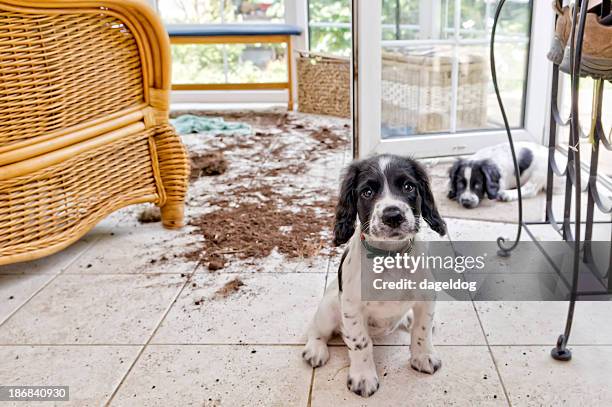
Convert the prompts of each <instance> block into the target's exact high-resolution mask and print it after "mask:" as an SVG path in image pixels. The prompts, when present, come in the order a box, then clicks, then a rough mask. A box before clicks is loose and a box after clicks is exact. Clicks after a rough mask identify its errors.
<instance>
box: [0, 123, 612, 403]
mask: <svg viewBox="0 0 612 407" xmlns="http://www.w3.org/2000/svg"><path fill="white" fill-rule="evenodd" d="M275 137H276V138H278V139H280V138H282V137H287V135H286V134H283V133H282V132H279V134H278V135H276V136H275ZM296 142H299V140H297V141H296ZM274 145H275V143H274V142H272V143H270V144H269V145H268V146H267V147H265V149H268V150H271V149H273V148H274ZM265 149H264V150H265ZM268 153H269V151H268ZM261 154H262V156H264V157H265V156H268V155H269V154H267V153H266V151H262V152H261ZM349 160H350V157H349V152H348V148H344V149H342V150H340V151H337V152H332V153H330V155H329V156H326V158H325V159H322V160H317V161H315V162H314V164H313V167H312V168H310V170H309V171H308V175H307V178H308V179H307V180H304V182H309V183H313V184H317V183H319V184H322V185H323V184H324V185H328V186H330V187H331V188H335V186H336V185H337V183H338V182H339V178H340V172H341V169H342V168H343V167H344V166H345V165H346V164H347V163H348V162H349ZM267 164H269V163H267V162H266V160H265V159H263V160H254V162H253V167H251V170H252V171H255V172H258V171H260V170H261V169H262V168H265V166H266V165H267ZM241 168H242V169H244V168H243V167H241ZM302 177H303V176H302ZM300 180H303V178H300ZM222 184H223V181H219V180H218V179H214V178H202V179H200V180H199V181H198V182H197V183H196V184H194V186H193V188H192V190H191V192H190V194H191V195H190V197H192V198H193V195H202V194H206V193H208V194H214V193H215V191H219V190H220V189H222V188H223V185H222ZM442 187H443V186H442ZM537 199H540V200H541V199H542V197H541V196H540V197H539V198H537ZM190 202H191V203H189V204H188V206H187V216H188V217H193V216H197V215H199V214H201V213H203V212H205V211H206V210H207V208H206V207H205V206H202V205H201V203H199V202H198V201H197V200H195V201H193V200H192V201H190ZM139 211H140V208H139V207H133V208H127V209H125V210H122V211H120V212H118V213H116V214H114V215H112V216H111V217H109V218H108V219H106V220H105V221H103V222H102V223H101V224H100V225H98V226H97V227H96V228H95V229H94V230H92V231H91V232H90V233H89V234H88V235H87V236H86V237H85V238H84V239H82V240H81V241H80V242H79V243H77V244H76V245H74V246H72V247H71V248H69V249H67V250H65V251H64V252H61V253H58V254H56V255H54V256H51V257H49V258H46V259H42V260H38V261H35V262H29V263H22V264H16V265H11V266H5V267H0V360H2V369H0V383H2V384H3V385H13V384H14V385H41V384H47V385H67V386H70V402H68V403H62V404H59V405H74V406H85V405H87V406H89V405H91V406H98V405H106V404H109V405H113V406H132V405H134V406H136V405H138V406H140V405H146V406H168V405H181V406H184V405H197V406H237V405H245V406H255V405H258V406H259V405H261V406H329V405H334V406H364V405H369V406H383V405H397V406H444V405H459V406H464V405H466V406H467V405H471V406H473V405H502V406H503V405H512V406H540V405H546V406H548V405H554V406H557V405H567V406H578V405H585V404H586V405H589V406H609V405H612V386H610V377H612V324H610V320H611V318H612V303H610V302H581V303H579V304H578V305H577V311H576V319H575V326H574V330H573V334H572V337H571V339H570V347H571V348H572V351H573V354H574V359H573V360H572V361H570V362H567V363H563V362H557V361H554V360H553V359H552V358H551V357H550V355H549V351H550V349H551V348H552V346H553V345H554V342H555V340H556V337H557V335H558V334H559V333H561V331H562V329H563V327H564V322H565V314H566V310H567V304H566V303H559V302H527V303H512V302H493V303H482V302H481V303H471V302H441V303H439V304H438V306H437V310H438V312H437V314H436V319H437V321H436V332H435V335H434V342H435V344H436V345H437V347H438V351H439V353H440V354H441V357H442V360H443V366H442V369H441V370H440V371H439V372H438V373H437V374H435V375H433V376H429V375H424V374H421V373H417V372H415V371H413V370H412V369H411V368H410V366H409V357H410V353H409V348H408V344H409V342H410V339H409V335H407V334H406V333H404V332H397V333H396V334H394V335H392V336H390V337H388V338H384V339H381V340H378V341H377V342H376V344H375V350H374V354H375V360H376V365H377V370H378V374H379V377H380V379H381V386H380V389H379V391H378V392H377V393H376V394H374V395H373V396H372V397H371V398H369V399H363V398H361V397H358V396H356V395H354V394H352V393H350V392H349V391H348V390H347V388H346V374H347V368H348V355H347V350H346V347H345V346H344V345H343V344H342V342H341V340H338V339H335V340H333V341H332V342H331V344H330V346H331V358H330V361H329V363H328V364H327V365H326V366H324V367H322V368H318V369H312V368H311V367H310V366H308V365H307V364H306V363H305V362H304V361H303V360H302V359H301V352H302V346H303V345H304V342H305V331H306V327H307V323H308V322H309V320H310V318H311V317H312V315H313V313H314V311H315V308H316V306H317V304H318V302H319V300H320V299H321V297H322V296H323V294H324V291H325V288H326V286H327V285H328V284H329V283H330V282H331V281H332V280H333V279H334V278H335V277H336V271H337V266H338V261H339V256H338V255H337V253H336V252H332V253H327V254H324V255H319V256H315V257H314V258H308V259H304V260H299V259H297V260H296V259H289V260H285V259H283V258H282V256H279V255H278V254H277V253H275V254H273V255H271V256H270V257H268V258H263V259H257V260H255V261H251V262H240V261H237V262H235V263H232V264H230V265H228V267H226V269H223V270H219V271H217V272H215V273H211V272H210V271H209V270H208V269H207V268H206V267H204V266H202V265H200V264H199V263H198V262H197V261H188V260H185V259H184V258H183V257H182V256H181V253H182V250H183V249H184V248H185V247H192V246H195V245H198V244H199V243H201V237H199V236H198V235H197V234H192V233H190V232H191V231H192V229H193V228H192V227H187V228H185V229H184V230H182V231H167V230H163V229H162V228H161V226H160V225H159V224H140V223H138V222H137V220H136V216H137V213H138V212H139ZM443 215H444V213H443ZM470 217H474V212H472V213H470ZM448 226H449V228H448V229H449V233H450V235H451V237H452V238H453V239H454V240H495V239H496V238H497V237H498V236H500V235H504V236H509V237H510V236H512V235H513V234H514V231H515V226H514V225H511V224H507V223H501V222H495V221H482V220H474V219H462V218H460V217H452V218H448ZM535 233H536V234H537V236H538V238H540V239H543V240H546V239H549V240H550V239H555V240H556V239H558V236H557V235H556V234H555V233H554V232H553V231H552V230H551V228H550V227H546V226H541V227H536V228H535ZM597 233H598V236H600V238H602V239H609V236H610V229H609V227H608V226H600V227H598V229H597ZM162 257H165V258H166V261H159V260H160V258H162ZM236 278H239V279H240V281H242V283H243V284H244V285H243V286H242V287H240V289H239V290H237V291H236V292H233V293H231V294H230V295H227V296H222V295H218V292H219V289H220V288H222V287H223V286H224V285H225V283H226V282H228V281H232V280H234V279H236ZM0 405H4V404H0ZM16 405H19V404H16Z"/></svg>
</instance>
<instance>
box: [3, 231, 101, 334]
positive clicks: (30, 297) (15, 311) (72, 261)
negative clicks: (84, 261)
mask: <svg viewBox="0 0 612 407" xmlns="http://www.w3.org/2000/svg"><path fill="white" fill-rule="evenodd" d="M101 238H102V237H101V236H98V237H97V238H96V239H95V240H94V241H93V242H91V243H89V244H88V245H87V246H86V247H85V248H84V249H83V250H81V251H80V252H79V253H78V254H76V255H75V256H74V257H73V258H72V259H71V260H70V261H69V262H68V263H66V264H65V265H64V266H63V267H62V268H61V270H60V271H59V272H58V273H56V274H49V275H50V276H52V277H51V278H50V279H49V280H48V281H47V282H46V283H45V284H43V285H42V287H40V288H39V289H38V290H36V291H35V292H34V293H32V295H30V296H29V297H28V299H26V300H25V301H24V302H23V303H22V304H21V305H20V306H18V307H17V308H15V310H14V311H13V312H11V313H10V314H9V315H8V316H7V317H6V318H4V320H2V321H0V328H2V326H3V325H4V324H5V323H6V322H8V320H10V319H11V318H12V317H13V316H14V315H15V314H16V313H17V312H19V311H20V310H21V309H22V308H23V307H25V306H26V305H27V304H28V303H29V302H30V301H31V300H32V299H33V298H34V297H36V296H37V295H38V294H39V293H40V292H41V291H42V290H44V289H45V288H47V287H48V286H49V285H51V283H53V282H54V281H55V280H57V278H58V277H59V276H63V275H67V274H64V271H66V270H67V269H68V268H70V267H71V266H72V265H73V264H74V263H76V262H77V260H79V259H80V258H81V257H82V256H83V255H85V253H87V252H89V251H90V250H91V248H92V247H93V246H95V245H96V243H98V242H99V241H100V239H101ZM60 253H61V252H60ZM24 274H29V275H41V276H43V275H46V274H47V273H38V274H37V273H10V274H6V275H11V276H14V275H24Z"/></svg>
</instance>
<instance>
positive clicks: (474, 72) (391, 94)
mask: <svg viewBox="0 0 612 407" xmlns="http://www.w3.org/2000/svg"><path fill="white" fill-rule="evenodd" d="M452 69H453V57H452V56H450V55H444V54H441V53H430V54H423V55H405V54H402V53H399V52H383V58H382V121H383V127H384V128H386V129H387V130H389V131H393V132H397V131H400V132H401V133H402V134H404V135H405V134H421V133H434V132H446V131H448V130H449V129H450V117H451V108H452ZM487 70H488V68H487V64H486V61H485V60H484V58H482V57H480V56H478V55H464V56H461V57H460V58H459V81H458V92H457V128H458V129H459V130H468V129H478V128H482V127H484V126H485V125H486V122H487V80H488V79H487V78H488V76H487V74H486V72H487Z"/></svg>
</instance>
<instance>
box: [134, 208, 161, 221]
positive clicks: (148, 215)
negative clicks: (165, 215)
mask: <svg viewBox="0 0 612 407" xmlns="http://www.w3.org/2000/svg"><path fill="white" fill-rule="evenodd" d="M138 222H140V223H156V222H161V211H160V210H159V207H157V206H147V207H146V208H145V209H143V210H142V212H140V213H139V214H138Z"/></svg>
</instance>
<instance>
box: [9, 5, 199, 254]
mask: <svg viewBox="0 0 612 407" xmlns="http://www.w3.org/2000/svg"><path fill="white" fill-rule="evenodd" d="M169 89H170V50H169V40H168V37H167V35H166V33H165V31H164V28H163V25H162V23H161V22H160V21H159V19H158V18H157V16H156V15H155V13H154V12H153V10H151V9H150V7H149V6H147V5H146V4H145V3H144V2H143V1H140V0H101V1H74V0H53V1H51V0H0V265H1V264H8V263H14V262H20V261H26V260H32V259H36V258H40V257H43V256H47V255H50V254H52V253H55V252H57V251H59V250H61V249H63V248H65V247H67V246H68V245H70V244H72V243H74V242H75V241H76V240H78V239H79V238H80V237H81V236H83V235H84V234H85V233H86V232H87V231H89V230H90V229H91V228H93V227H94V226H95V225H96V223H98V222H99V221H100V220H102V219H103V218H105V217H106V216H108V215H109V214H110V213H112V212H113V211H116V210H118V209H120V208H122V207H125V206H127V205H132V204H137V203H144V202H152V203H155V204H157V205H158V206H160V207H161V213H162V221H163V225H164V226H165V227H167V228H179V227H181V226H182V225H183V205H184V198H185V194H186V190H187V178H188V171H189V164H188V161H187V157H186V154H185V149H184V147H183V145H182V143H181V141H180V139H179V138H178V137H177V135H176V134H175V132H174V130H173V128H172V127H171V126H170V125H169V123H168V108H169V102H168V97H169Z"/></svg>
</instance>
